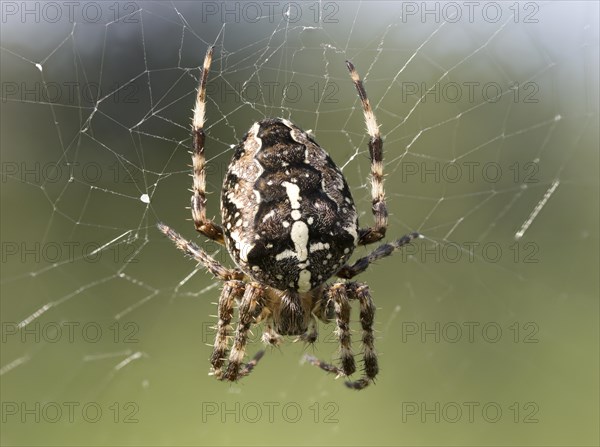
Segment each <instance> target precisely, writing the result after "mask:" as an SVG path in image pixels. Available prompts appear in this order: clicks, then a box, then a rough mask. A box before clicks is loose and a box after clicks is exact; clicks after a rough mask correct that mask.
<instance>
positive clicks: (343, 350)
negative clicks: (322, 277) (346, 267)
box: [305, 283, 379, 390]
mask: <svg viewBox="0 0 600 447" xmlns="http://www.w3.org/2000/svg"><path fill="white" fill-rule="evenodd" d="M325 297H327V299H328V304H329V303H331V304H333V307H334V313H335V317H336V323H337V326H338V328H337V330H336V332H337V335H338V338H339V341H340V357H341V367H337V366H335V365H332V364H330V363H326V362H322V361H321V360H319V359H317V358H315V357H313V356H310V355H307V356H305V358H306V359H307V360H308V361H309V362H310V363H312V364H313V365H315V366H318V367H319V368H321V369H322V370H324V371H326V372H329V373H333V374H336V375H338V376H349V375H351V374H352V373H354V371H355V370H356V366H355V362H354V356H353V354H352V349H351V342H350V303H349V301H350V300H353V299H356V300H358V301H359V303H360V323H361V326H362V329H363V336H362V343H363V361H364V370H363V371H364V373H363V377H361V378H360V379H358V380H355V381H350V380H349V381H346V382H345V383H346V386H347V387H348V388H352V389H355V390H362V389H363V388H365V387H367V386H368V385H369V384H370V383H371V382H373V380H374V379H375V377H376V376H377V373H378V372H379V366H378V363H377V354H376V353H375V347H374V341H375V337H374V334H373V321H374V318H375V305H374V304H373V300H372V299H371V294H370V292H369V288H368V286H367V285H366V284H360V283H346V284H342V283H338V284H333V285H331V286H330V287H329V288H328V289H327V290H326V291H325Z"/></svg>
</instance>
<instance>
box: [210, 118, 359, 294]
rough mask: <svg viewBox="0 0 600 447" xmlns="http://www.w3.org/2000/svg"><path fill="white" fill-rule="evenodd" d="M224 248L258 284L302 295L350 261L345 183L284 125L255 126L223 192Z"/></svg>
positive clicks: (303, 137) (309, 142)
mask: <svg viewBox="0 0 600 447" xmlns="http://www.w3.org/2000/svg"><path fill="white" fill-rule="evenodd" d="M221 214H222V219H223V226H224V236H225V242H226V245H227V249H228V251H229V253H230V254H231V256H232V258H233V259H234V261H235V262H236V264H237V265H238V266H239V267H240V268H241V269H242V270H243V271H244V272H245V273H246V274H248V275H249V276H251V277H252V278H254V279H255V280H257V281H259V282H261V283H263V284H266V285H268V286H271V287H273V288H275V289H278V290H295V291H297V292H300V293H304V292H308V291H309V290H311V289H313V288H315V287H317V286H319V285H321V284H323V283H324V282H325V281H326V280H327V279H328V278H330V277H331V276H332V275H334V274H335V273H336V272H337V271H338V270H339V269H340V268H341V267H342V266H343V265H344V264H345V263H346V261H347V260H348V259H349V257H350V256H351V254H352V252H353V250H354V248H355V247H356V244H357V241H358V218H357V213H356V208H355V206H354V201H353V199H352V195H351V193H350V189H349V188H348V185H347V183H346V180H345V178H344V176H343V174H342V172H341V171H340V170H339V168H338V167H337V166H336V165H335V163H334V162H333V160H332V159H331V158H330V157H329V155H328V154H327V152H325V151H324V150H323V149H322V148H321V147H320V146H319V145H318V144H317V143H316V142H315V141H314V140H313V139H312V138H310V137H309V136H308V134H307V133H306V132H304V131H303V130H301V129H300V128H298V127H297V126H295V125H294V124H292V123H291V122H289V121H288V120H285V119H281V118H276V119H264V120H262V121H259V122H257V123H255V124H254V125H253V126H252V128H251V129H250V131H249V132H248V133H247V134H246V136H245V137H244V139H243V140H242V141H241V142H240V144H239V145H238V146H237V147H236V149H235V152H234V155H233V158H232V160H231V163H230V165H229V169H228V171H227V174H226V175H225V180H224V183H223V191H222V194H221Z"/></svg>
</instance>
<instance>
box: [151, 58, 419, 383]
mask: <svg viewBox="0 0 600 447" xmlns="http://www.w3.org/2000/svg"><path fill="white" fill-rule="evenodd" d="M212 52H213V50H212V48H210V49H209V50H208V52H207V54H206V58H205V60H204V68H203V71H202V76H201V79H200V86H199V88H198V96H197V100H196V107H195V110H194V118H193V126H192V133H193V151H192V161H193V169H194V172H193V178H194V182H193V195H192V207H191V208H192V216H193V218H194V224H195V227H196V230H198V231H199V232H200V233H202V234H203V235H205V236H207V237H209V238H210V239H213V240H215V241H217V242H219V243H221V244H224V245H225V246H226V247H227V250H228V252H229V254H230V255H231V257H232V259H233V261H234V262H235V264H236V265H237V268H234V269H228V268H225V267H223V266H222V265H221V264H219V263H218V262H217V261H215V260H214V259H213V258H211V257H210V256H209V255H207V254H206V253H205V252H204V251H203V250H202V249H200V248H199V247H198V246H197V245H196V244H194V243H193V242H189V241H187V240H185V239H184V238H182V237H181V236H180V235H179V234H177V233H176V232H175V231H173V230H172V229H170V228H169V227H167V226H166V225H164V224H159V228H160V230H161V231H162V232H163V233H165V234H166V235H167V236H168V237H169V238H171V239H172V240H173V241H174V242H175V244H176V245H177V246H178V247H179V248H180V249H182V250H183V251H185V252H186V253H188V254H189V255H191V256H192V257H194V258H195V259H196V260H198V261H199V262H200V263H202V264H203V265H204V266H205V267H206V268H207V269H208V270H209V271H211V272H212V273H213V274H214V275H215V276H216V277H217V278H219V279H221V280H223V281H224V282H225V284H224V287H223V291H222V293H221V298H220V300H219V305H218V316H219V320H218V323H217V334H216V339H215V344H214V350H213V355H212V357H211V364H212V372H213V374H214V375H215V376H216V377H217V378H219V379H221V380H230V381H233V380H237V379H238V378H240V377H243V376H245V375H247V374H249V373H250V371H251V370H252V369H253V368H254V366H255V365H256V363H257V362H258V361H259V360H260V358H261V357H262V353H263V351H261V352H259V354H257V355H256V356H255V357H254V359H253V360H251V361H250V362H248V363H245V364H244V363H243V359H244V355H245V350H246V344H247V341H248V333H249V330H250V326H251V325H252V324H256V323H258V322H261V321H264V322H265V332H264V334H263V341H265V342H266V343H270V344H273V345H276V344H279V343H280V342H281V339H282V336H284V335H298V336H300V338H301V339H302V340H304V341H306V342H309V343H313V342H315V341H316V339H317V332H316V321H315V320H316V319H317V318H318V319H320V320H322V321H324V322H328V321H330V320H332V319H335V321H336V324H337V327H338V329H337V331H336V334H337V335H338V338H339V343H340V357H341V367H336V366H334V365H331V364H328V363H324V362H321V361H319V360H317V359H316V358H314V357H311V356H307V358H308V360H309V361H310V362H311V363H313V364H315V365H317V366H319V367H321V368H322V369H324V370H325V371H328V372H332V373H335V374H338V375H343V376H350V375H351V374H353V373H354V372H355V370H356V365H355V362H354V355H353V353H352V347H351V341H350V339H351V337H350V301H351V300H357V301H358V302H359V303H360V322H361V326H362V330H363V335H362V343H363V358H364V376H363V377H362V378H361V379H358V380H355V381H348V382H346V384H347V385H348V386H349V387H351V388H355V389H362V388H364V387H365V386H367V385H368V384H369V383H370V382H371V381H373V379H374V378H375V376H376V375H377V373H378V370H379V368H378V364H377V357H376V354H375V350H374V346H373V343H374V336H373V319H374V315H375V306H374V304H373V301H372V299H371V295H370V293H369V289H368V286H367V285H366V284H362V283H356V282H336V283H333V284H327V283H326V282H327V280H329V279H330V278H331V277H332V276H334V275H335V276H338V277H340V278H344V279H351V278H353V277H354V276H356V275H358V274H359V273H361V272H363V271H364V270H365V269H366V268H367V267H368V265H369V264H370V263H371V262H373V261H375V260H377V259H379V258H382V257H385V256H388V255H390V254H391V253H392V252H393V251H394V250H396V249H398V248H400V247H402V246H403V245H406V244H407V243H409V242H410V241H411V240H413V239H414V238H416V237H418V234H417V233H411V234H409V235H407V236H404V237H403V238H401V239H399V240H397V241H394V242H391V243H388V244H384V245H381V246H380V247H379V248H377V249H376V250H375V251H373V252H372V253H370V254H369V255H367V256H366V257H363V258H361V259H359V260H357V261H356V262H355V263H354V264H351V265H348V264H347V262H348V260H349V259H350V256H351V255H352V252H353V251H354V249H355V248H356V246H358V245H367V244H370V243H373V242H377V241H379V240H381V239H382V238H383V237H384V236H385V232H386V228H387V210H386V206H385V197H384V191H383V172H382V170H383V164H382V160H383V143H382V140H381V136H380V134H379V128H378V126H377V122H376V121H375V116H374V115H373V112H372V110H371V106H370V104H369V100H368V99H367V95H366V92H365V90H364V88H363V85H362V82H361V80H360V78H359V76H358V74H357V73H356V71H355V70H354V66H353V65H352V64H351V63H350V62H347V66H348V69H349V70H350V75H351V77H352V80H353V82H354V84H355V86H356V89H357V91H358V94H359V96H360V99H361V102H362V106H363V111H364V115H365V121H366V124H367V129H368V132H369V135H370V141H369V154H370V156H371V183H372V197H373V206H372V208H373V214H374V216H375V225H373V226H372V227H368V228H363V229H361V228H359V226H358V217H357V213H356V208H355V206H354V201H353V199H352V194H351V193H350V189H349V188H348V185H347V183H346V180H345V178H344V176H343V174H342V172H341V171H340V170H339V169H338V167H337V166H336V165H335V163H334V162H333V160H332V159H331V157H330V156H329V155H328V154H327V152H325V151H324V150H323V149H322V148H321V147H320V146H319V145H318V144H317V143H316V142H315V141H314V140H313V139H312V138H311V137H310V136H309V135H308V134H307V133H306V132H304V131H303V130H301V129H300V128H298V127H297V126H295V125H294V124H292V123H291V122H290V121H288V120H286V119H282V118H269V119H263V120H261V121H259V122H257V123H255V124H254V125H253V126H252V127H251V128H250V130H249V131H248V133H247V134H246V135H245V136H244V138H243V139H242V141H241V142H240V143H239V145H238V146H237V147H236V148H235V151H234V154H233V158H232V160H231V163H230V165H229V168H228V170H227V173H226V175H225V179H224V182H223V190H222V193H221V217H222V223H223V227H222V228H221V227H220V226H219V225H217V224H215V223H214V222H212V221H211V220H208V219H207V218H206V195H205V183H206V177H205V157H204V141H205V135H204V112H205V100H206V82H207V78H208V70H209V68H210V63H211V60H212ZM236 301H237V302H238V304H239V323H238V326H237V329H236V331H235V335H234V337H233V338H234V340H233V346H232V348H231V350H229V337H230V336H229V333H230V329H231V328H230V324H231V320H232V319H233V310H234V303H235V302H236ZM229 351H230V352H229ZM227 360H228V364H227V368H226V369H225V370H224V366H225V364H226V363H227Z"/></svg>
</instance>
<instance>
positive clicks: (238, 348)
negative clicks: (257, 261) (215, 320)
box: [221, 282, 265, 382]
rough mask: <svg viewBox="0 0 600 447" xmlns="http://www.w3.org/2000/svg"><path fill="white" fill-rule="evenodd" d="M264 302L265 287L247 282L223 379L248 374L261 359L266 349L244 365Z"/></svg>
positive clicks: (237, 377)
mask: <svg viewBox="0 0 600 447" xmlns="http://www.w3.org/2000/svg"><path fill="white" fill-rule="evenodd" d="M264 302H265V295H264V288H263V287H262V286H261V285H260V284H258V283H254V282H252V283H247V284H246V285H245V291H244V295H243V296H242V300H241V302H240V306H239V323H238V326H237V329H236V331H235V337H234V340H233V347H232V348H231V353H230V354H229V364H228V365H227V370H226V371H225V373H224V374H223V376H222V377H221V380H229V381H232V382H233V381H235V380H237V379H239V378H240V377H244V376H246V375H248V374H249V373H250V371H252V369H253V368H254V366H256V364H257V363H258V361H259V360H260V359H261V357H262V355H263V353H264V351H259V353H258V354H257V355H256V356H255V357H254V358H253V359H252V360H251V361H250V362H248V363H247V364H246V365H242V361H243V360H244V356H245V354H246V345H247V343H248V333H249V332H250V327H251V326H252V324H254V323H255V322H256V320H257V318H258V317H259V316H260V315H261V313H262V310H263V308H264Z"/></svg>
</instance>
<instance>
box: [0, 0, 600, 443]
mask: <svg viewBox="0 0 600 447" xmlns="http://www.w3.org/2000/svg"><path fill="white" fill-rule="evenodd" d="M53 5H58V6H53ZM286 5H287V3H286V4H284V3H278V2H272V3H269V2H264V3H261V2H257V3H236V2H228V3H220V2H214V3H213V2H203V3H200V2H197V3H185V2H175V3H171V4H166V3H165V4H157V3H137V2H136V3H133V2H130V3H93V2H92V3H85V2H84V3H77V2H76V4H75V6H72V7H69V6H67V5H63V4H60V3H56V4H53V3H19V2H3V3H2V13H3V18H2V21H3V22H2V35H1V37H2V45H1V47H2V48H1V52H0V57H1V75H2V103H1V107H2V109H1V111H2V119H1V134H2V136H1V139H2V140H1V156H2V160H1V162H2V179H1V186H2V191H1V197H2V203H1V206H2V227H1V231H2V235H1V239H2V264H1V266H2V279H1V288H2V290H1V291H2V298H1V314H2V317H1V319H2V343H1V348H2V353H1V362H0V368H1V369H0V379H1V392H2V398H1V399H2V430H1V433H2V434H1V440H2V444H3V445H100V444H102V445H240V444H243V445H309V444H310V445H324V444H327V445H457V444H458V445H598V442H599V435H598V417H599V414H598V396H599V390H598V371H599V369H598V336H599V334H598V327H599V324H598V323H599V313H598V310H599V309H598V253H599V250H598V248H599V247H598V228H599V226H598V225H599V222H598V220H599V219H598V203H599V202H598V186H599V185H598V178H599V176H598V162H599V160H598V153H599V151H598V4H597V3H595V2H581V3H578V2H552V3H543V4H541V3H535V2H528V3H500V4H498V3H491V4H490V3H478V2H475V3H473V2H471V3H470V4H469V5H470V6H469V5H467V4H462V3H437V4H436V3H427V4H424V3H418V2H298V3H292V4H291V6H286ZM53 8H54V9H53ZM69 8H73V9H69ZM27 11H29V12H27ZM427 11H429V12H428V13H427ZM211 44H215V45H216V52H215V58H214V62H213V66H212V71H211V74H210V77H209V92H208V97H209V99H208V111H207V119H208V122H207V129H208V130H207V132H208V136H209V138H208V141H207V148H206V152H207V157H208V159H209V160H210V166H209V178H208V189H209V191H211V192H212V194H211V195H209V201H210V203H209V210H208V214H209V216H218V212H219V211H218V197H219V191H220V183H221V179H222V176H223V174H224V172H225V170H226V167H227V164H228V161H229V158H230V156H231V145H233V144H235V143H237V142H238V141H239V140H240V139H241V138H242V137H243V135H244V133H245V132H246V131H247V129H248V128H249V127H250V125H251V124H252V122H254V121H256V120H258V119H260V118H262V117H265V116H284V117H286V118H290V119H292V120H293V121H294V122H295V123H297V124H298V125H299V126H301V127H302V128H304V129H305V130H310V131H311V132H312V133H313V134H314V135H315V137H316V139H317V141H319V143H320V144H321V145H322V146H323V147H324V148H326V149H327V150H328V151H329V152H330V154H331V155H332V157H333V159H334V160H335V161H336V162H337V163H338V164H339V165H340V166H343V170H344V173H345V174H346V176H347V178H348V181H349V183H350V185H351V187H352V190H353V192H354V196H355V200H356V202H357V204H358V206H359V208H360V211H361V223H362V225H368V224H370V222H371V219H372V217H371V215H370V189H369V182H368V172H369V166H368V154H367V152H366V148H367V146H366V144H367V138H366V136H365V135H366V133H365V125H364V122H363V118H362V113H361V111H360V107H359V106H360V104H359V102H358V101H357V95H356V92H355V90H354V87H353V85H352V83H351V82H350V80H349V77H348V74H347V71H346V68H345V65H344V60H346V59H351V60H352V61H353V62H354V64H355V66H356V67H357V69H358V71H359V73H360V74H361V75H362V76H363V78H364V79H365V85H366V88H367V92H368V94H369V96H370V99H371V102H372V104H373V107H374V109H375V112H376V115H377V118H378V121H379V124H380V126H381V131H382V134H383V135H384V137H385V157H386V173H387V177H386V192H387V197H388V209H389V211H390V228H389V230H388V239H393V238H394V237H396V236H397V237H400V236H401V235H403V234H405V233H407V232H409V231H414V230H418V231H420V232H422V233H423V234H424V235H425V236H426V237H425V239H423V240H420V241H417V242H415V243H414V244H413V246H411V247H409V248H408V249H407V250H406V251H405V252H403V253H399V254H396V255H395V256H394V257H393V258H389V259H386V260H382V261H381V262H379V263H378V264H377V265H375V266H373V268H371V269H369V271H368V272H366V273H365V274H363V275H362V276H361V280H363V281H366V282H368V283H369V285H370V287H371V290H372V292H373V295H374V300H375V302H376V304H377V307H378V312H377V315H376V321H377V325H376V328H377V330H378V334H377V336H378V339H377V349H378V352H379V353H380V365H381V373H380V376H379V378H378V380H377V383H376V385H375V386H371V387H369V388H368V389H366V390H364V391H362V392H360V393H357V392H351V391H349V390H347V389H345V387H344V386H343V384H342V380H341V379H340V380H337V381H336V380H334V379H333V377H330V376H326V375H325V374H324V373H323V372H322V371H319V370H317V369H316V368H313V367H311V366H310V365H305V364H304V365H303V364H301V358H302V356H303V354H304V353H305V352H312V351H313V349H312V348H310V347H308V348H307V347H305V346H302V345H301V344H300V343H292V340H287V341H286V343H285V344H284V345H283V346H282V347H281V349H276V350H273V351H271V352H267V355H266V356H265V358H264V359H263V360H262V361H261V363H260V364H259V365H258V367H257V368H256V370H255V371H254V372H253V373H252V375H251V376H250V377H248V378H246V379H244V380H242V381H240V382H239V383H236V384H233V385H230V384H226V383H219V382H217V381H215V380H214V379H213V378H212V377H209V376H208V375H207V373H208V366H209V363H208V357H209V356H210V352H211V348H210V346H209V345H210V344H212V338H213V335H212V330H211V326H212V325H213V324H214V322H215V321H216V320H215V317H214V314H215V313H216V307H215V305H214V303H215V302H216V301H217V299H218V294H219V284H217V283H216V282H215V281H214V280H213V279H212V278H211V277H210V275H207V274H205V273H204V272H203V271H196V270H195V265H194V263H193V262H192V261H190V260H189V259H186V258H185V257H184V256H182V255H181V253H179V252H178V251H177V250H176V249H175V248H174V247H173V246H172V244H171V243H170V242H169V241H167V240H165V238H163V237H162V236H161V234H160V233H159V232H158V231H157V230H156V227H155V224H156V222H157V221H164V222H166V223H168V224H169V225H171V226H172V227H174V228H175V229H177V230H178V231H180V232H181V233H182V234H184V235H185V236H186V237H188V238H191V239H194V240H196V241H197V242H198V243H199V244H201V245H202V246H203V247H205V248H206V250H207V251H208V252H210V253H214V255H215V257H216V258H217V259H219V260H220V261H222V262H224V263H227V262H229V261H228V257H227V254H226V253H225V252H224V250H221V251H219V250H218V247H217V246H215V244H213V243H207V242H205V241H204V240H203V238H201V237H199V236H197V235H196V234H195V232H194V230H193V226H192V224H191V222H190V221H189V217H190V216H189V210H186V209H185V207H186V206H188V204H189V195H190V194H189V192H188V190H187V189H188V188H189V187H190V184H191V181H190V178H189V176H188V174H189V168H188V165H189V162H190V160H189V154H188V153H187V151H188V149H189V145H190V138H189V128H190V119H191V107H192V106H193V101H194V89H195V87H196V84H197V79H198V75H199V69H198V67H199V66H200V65H201V63H202V59H203V56H204V53H205V51H206V49H207V47H208V45H211ZM144 194H147V195H148V200H146V199H145V198H144V196H143V195H144ZM545 195H549V197H548V198H547V201H546V202H545V203H544V204H543V207H542V208H541V210H539V213H538V214H537V216H536V217H535V219H534V220H533V221H532V222H531V225H526V228H525V229H526V231H525V233H524V234H523V237H522V238H520V239H518V240H516V239H515V234H516V233H517V232H518V231H519V230H520V229H522V227H523V225H524V223H525V222H526V221H527V220H528V218H529V217H530V216H531V214H532V213H534V212H535V210H536V207H537V206H538V204H539V203H541V201H542V200H543V198H544V196H545ZM148 201H149V203H147V202H148ZM366 252H367V251H366V249H364V248H360V249H358V250H357V255H364V254H365V253H366ZM357 310H358V309H357V308H356V306H355V310H354V313H353V324H354V326H353V327H354V329H355V331H354V340H355V343H354V347H355V351H356V352H359V350H360V342H359V341H360V327H359V325H358V324H357V320H358V312H357ZM333 329H334V326H333V324H329V325H321V326H320V340H319V343H317V345H316V346H315V347H314V352H315V355H317V356H319V357H320V358H323V359H326V360H332V359H335V358H336V351H337V345H336V343H335V340H334V337H333V336H332V331H333ZM260 334H261V331H260V328H256V329H255V330H254V336H253V343H252V345H251V346H250V347H249V353H250V354H251V355H252V354H253V353H254V352H256V351H257V350H258V349H259V347H260Z"/></svg>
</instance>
